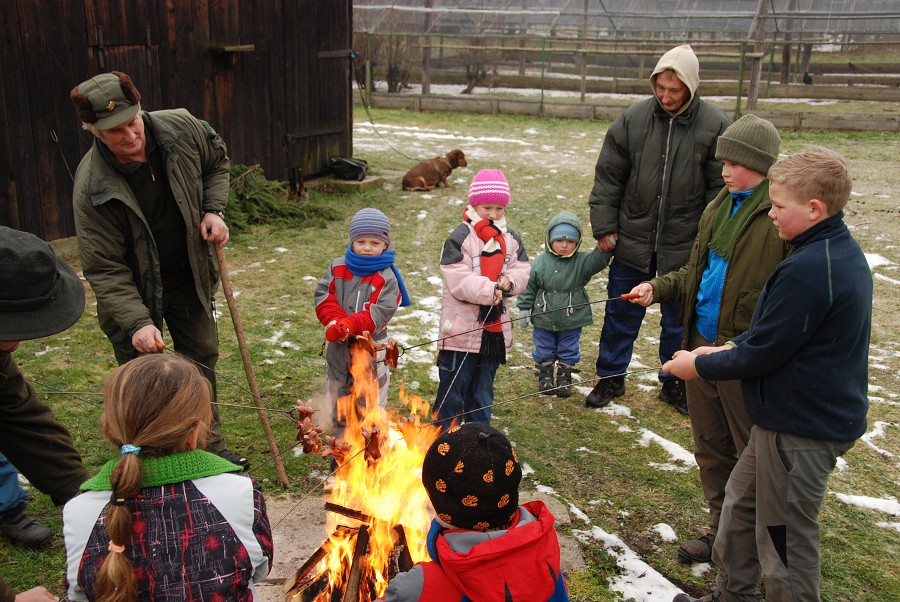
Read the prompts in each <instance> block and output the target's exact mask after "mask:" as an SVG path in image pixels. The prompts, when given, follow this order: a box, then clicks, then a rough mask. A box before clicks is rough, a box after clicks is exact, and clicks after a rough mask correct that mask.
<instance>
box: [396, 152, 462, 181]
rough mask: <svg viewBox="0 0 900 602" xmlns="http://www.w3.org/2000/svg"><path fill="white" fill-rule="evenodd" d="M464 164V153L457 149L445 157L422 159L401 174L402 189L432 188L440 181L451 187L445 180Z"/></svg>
mask: <svg viewBox="0 0 900 602" xmlns="http://www.w3.org/2000/svg"><path fill="white" fill-rule="evenodd" d="M466 165H468V163H466V155H465V153H463V152H462V151H461V150H459V149H456V150H452V151H450V152H449V153H447V156H446V157H435V158H434V159H428V160H425V161H422V162H421V163H419V164H418V165H416V166H415V167H413V168H412V169H410V170H409V171H408V172H406V175H405V176H403V190H434V189H435V188H436V187H437V185H438V184H440V183H442V182H443V184H444V186H446V187H447V188H453V186H451V185H450V182H448V181H447V178H448V177H449V176H450V172H451V171H453V170H454V169H456V168H457V167H465V166H466Z"/></svg>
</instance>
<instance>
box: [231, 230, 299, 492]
mask: <svg viewBox="0 0 900 602" xmlns="http://www.w3.org/2000/svg"><path fill="white" fill-rule="evenodd" d="M214 246H215V247H216V258H217V259H218V260H219V273H220V275H221V278H222V290H224V291H225V301H226V302H227V303H228V311H229V312H231V322H232V324H234V333H235V334H236V335H237V340H238V347H240V349H241V361H243V363H244V373H245V374H246V375H247V383H248V384H249V385H250V392H251V393H253V402H254V403H255V404H256V413H257V414H258V415H259V421H260V422H261V423H262V426H263V431H265V433H266V439H267V440H268V442H269V449H270V450H271V451H272V454H273V456H274V459H275V468H276V469H277V470H278V476H279V477H280V478H281V484H282V485H284V487H285V489H290V488H291V484H290V483H289V482H288V478H287V474H285V472H284V463H282V461H281V452H280V451H278V444H277V443H276V442H275V436H274V435H273V434H272V426H271V425H270V424H269V417H268V416H266V408H265V407H264V406H263V404H262V398H261V397H260V395H259V388H258V387H257V386H256V375H254V373H253V364H251V363H250V352H249V351H248V350H247V339H246V338H245V337H244V327H243V326H241V316H240V314H239V313H238V309H237V304H236V303H235V302H234V292H233V291H232V289H231V278H230V277H229V276H228V263H226V261H225V249H223V248H222V247H220V246H219V245H214Z"/></svg>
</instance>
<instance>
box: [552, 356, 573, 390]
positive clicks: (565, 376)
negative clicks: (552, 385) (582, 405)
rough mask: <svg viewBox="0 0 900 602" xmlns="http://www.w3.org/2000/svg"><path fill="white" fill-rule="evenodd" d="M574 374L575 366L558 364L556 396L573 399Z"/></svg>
mask: <svg viewBox="0 0 900 602" xmlns="http://www.w3.org/2000/svg"><path fill="white" fill-rule="evenodd" d="M572 372H575V366H572V365H571V364H564V363H563V362H556V396H557V397H571V396H572Z"/></svg>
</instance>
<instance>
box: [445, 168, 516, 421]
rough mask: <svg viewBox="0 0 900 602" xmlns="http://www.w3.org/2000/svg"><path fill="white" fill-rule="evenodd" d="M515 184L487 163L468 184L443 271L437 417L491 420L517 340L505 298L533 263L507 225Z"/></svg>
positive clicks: (451, 236) (512, 291)
mask: <svg viewBox="0 0 900 602" xmlns="http://www.w3.org/2000/svg"><path fill="white" fill-rule="evenodd" d="M507 205H509V184H508V183H507V181H506V176H504V175H503V172H502V171H500V170H497V169H482V170H481V171H479V172H478V173H477V174H475V177H474V178H473V179H472V183H471V185H470V186H469V204H468V206H466V208H465V209H464V210H463V214H462V223H461V224H460V225H459V226H457V227H456V229H455V230H454V231H453V233H452V234H450V237H449V238H448V239H447V240H446V241H445V242H444V247H443V249H442V250H441V275H442V276H443V279H444V291H443V303H442V306H441V339H440V340H439V341H438V358H437V367H438V374H439V379H440V383H439V385H438V390H437V399H436V400H435V405H434V408H435V410H434V414H435V421H436V422H437V423H438V424H439V425H440V426H441V428H442V429H444V430H446V429H448V428H449V427H450V426H451V425H453V424H454V423H461V422H480V423H482V424H490V422H491V405H493V403H494V377H495V375H496V374H497V368H498V367H499V366H500V364H504V363H506V351H507V349H509V348H510V347H512V343H513V336H512V322H510V319H509V314H508V313H507V305H506V298H507V297H510V296H513V295H518V294H519V293H520V292H522V291H523V290H525V287H526V286H527V285H528V277H529V275H530V274H531V265H530V264H529V263H528V254H527V253H526V252H525V245H524V244H523V243H522V239H521V238H519V235H518V234H516V233H515V232H513V231H512V230H511V229H509V228H507V225H506V207H507Z"/></svg>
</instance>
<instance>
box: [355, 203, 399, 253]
mask: <svg viewBox="0 0 900 602" xmlns="http://www.w3.org/2000/svg"><path fill="white" fill-rule="evenodd" d="M359 238H377V239H378V240H380V241H383V242H384V243H385V244H388V245H390V244H391V222H390V220H389V219H388V218H387V216H386V215H385V214H384V213H382V212H381V211H379V210H378V209H373V208H372V207H366V208H365V209H360V210H359V211H357V212H356V215H354V216H353V219H351V220H350V242H353V241H354V240H357V239H359Z"/></svg>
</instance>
